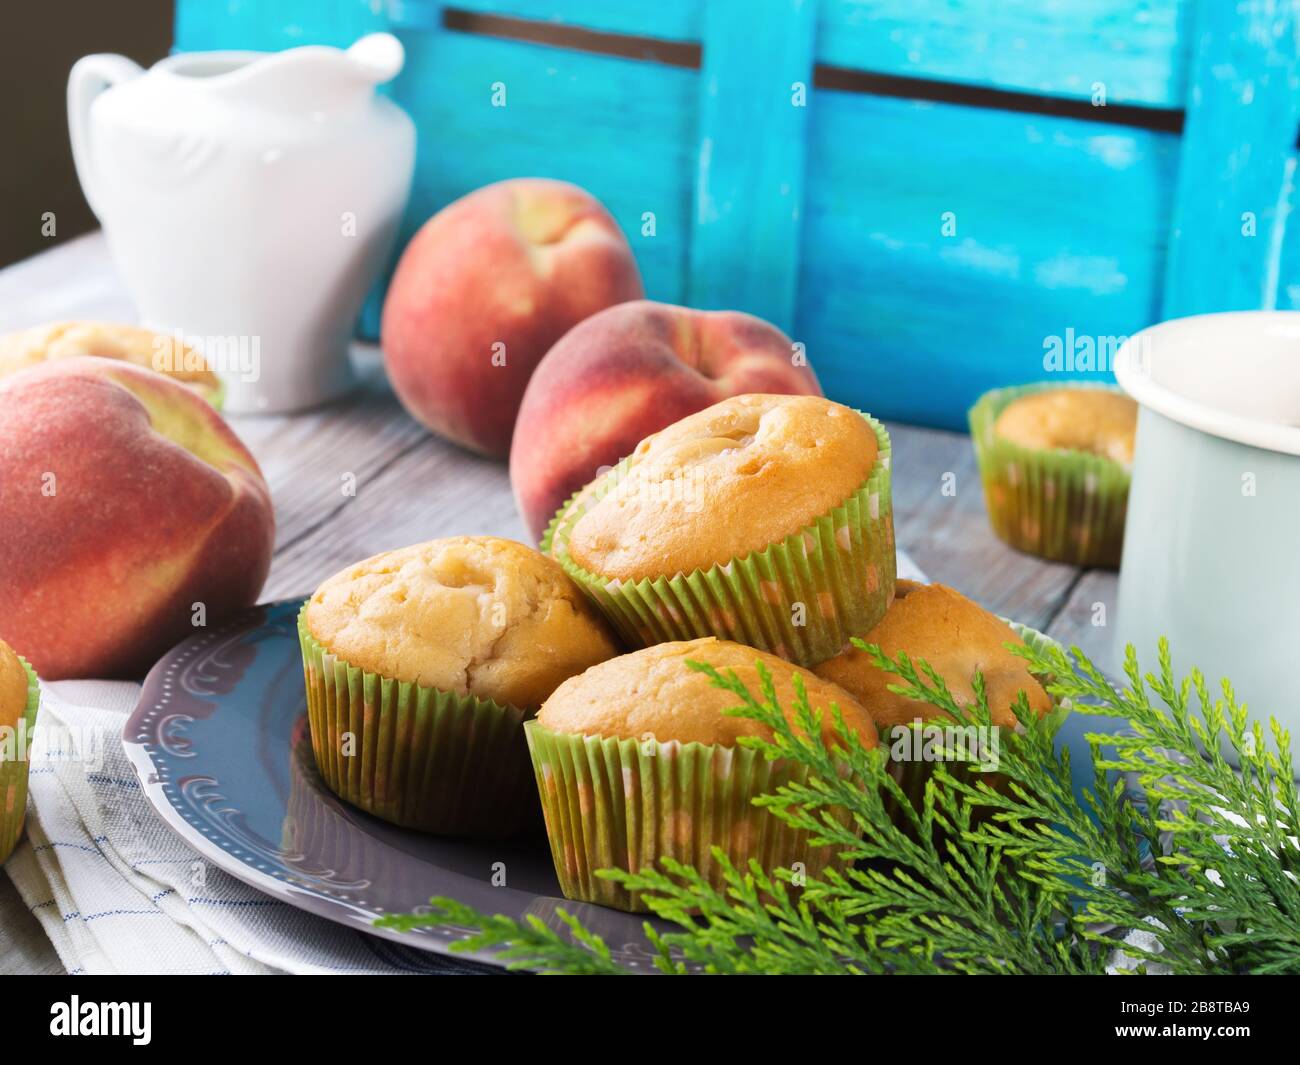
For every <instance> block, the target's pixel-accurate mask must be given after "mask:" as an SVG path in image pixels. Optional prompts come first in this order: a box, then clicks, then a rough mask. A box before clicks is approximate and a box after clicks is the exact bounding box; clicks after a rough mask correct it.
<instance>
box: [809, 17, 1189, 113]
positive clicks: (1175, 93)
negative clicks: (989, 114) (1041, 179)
mask: <svg viewBox="0 0 1300 1065" xmlns="http://www.w3.org/2000/svg"><path fill="white" fill-rule="evenodd" d="M1200 6H1202V7H1206V6H1214V5H1213V3H1211V4H1209V5H1207V4H1201V5H1200ZM1191 7H1192V0H1055V2H1052V3H1044V2H1043V0H822V4H821V14H820V17H819V26H818V44H817V61H818V62H820V63H828V64H831V65H834V66H840V67H849V68H852V69H854V70H867V71H871V72H873V73H877V74H892V75H896V76H900V77H909V78H930V79H937V80H943V81H957V82H965V83H969V84H975V85H987V86H991V87H993V88H998V89H1009V90H1014V91H1018V92H1030V93H1041V94H1043V95H1048V96H1064V97H1068V98H1072V99H1083V100H1091V99H1092V98H1093V94H1094V86H1095V85H1097V84H1100V85H1102V86H1103V87H1104V90H1105V94H1106V99H1107V101H1108V102H1109V103H1112V104H1139V105H1143V106H1146V107H1161V108H1178V107H1181V106H1182V103H1183V87H1184V80H1185V77H1186V51H1187V48H1186V40H1185V37H1184V36H1183V35H1182V30H1183V26H1184V24H1185V19H1186V15H1187V13H1188V11H1189V10H1190V8H1191Z"/></svg>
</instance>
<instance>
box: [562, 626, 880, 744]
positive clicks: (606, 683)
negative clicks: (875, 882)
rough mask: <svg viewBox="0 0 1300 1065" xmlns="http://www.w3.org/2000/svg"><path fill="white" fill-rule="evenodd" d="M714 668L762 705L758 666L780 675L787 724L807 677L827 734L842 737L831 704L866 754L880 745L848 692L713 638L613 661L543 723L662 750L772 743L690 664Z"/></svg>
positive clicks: (568, 684) (575, 684)
mask: <svg viewBox="0 0 1300 1065" xmlns="http://www.w3.org/2000/svg"><path fill="white" fill-rule="evenodd" d="M688 661H690V662H707V663H709V664H710V665H712V666H714V667H715V668H716V669H718V670H719V672H721V673H722V674H723V676H726V675H727V671H728V670H734V671H735V673H736V676H738V677H739V678H740V679H741V680H742V681H743V682H744V683H745V686H746V687H747V688H748V689H749V691H750V693H751V694H752V695H753V696H754V697H755V698H758V699H761V698H762V697H763V696H762V689H761V688H760V687H759V676H758V669H757V667H756V665H755V663H756V662H762V663H763V665H764V666H766V667H767V669H768V671H769V672H770V673H771V675H772V682H773V684H774V686H775V688H776V696H777V702H778V704H779V705H780V707H781V709H782V710H783V711H785V713H786V716H787V718H791V716H792V715H793V713H794V699H795V693H794V676H795V674H796V673H798V674H801V675H802V676H803V681H804V686H805V688H806V689H807V692H808V701H809V703H810V704H811V705H812V707H813V708H814V709H817V710H820V711H821V712H822V734H823V736H824V737H825V738H826V741H827V743H828V744H829V743H831V742H832V739H833V737H834V731H835V721H834V717H833V715H832V713H831V709H830V707H831V704H832V703H835V704H836V705H838V706H839V708H840V711H841V713H842V714H843V715H844V723H845V725H847V726H848V727H849V728H851V729H853V730H854V731H855V732H856V733H857V734H858V736H859V737H860V738H861V739H862V743H863V745H864V746H866V747H874V746H875V745H876V728H875V725H873V724H872V721H871V717H870V715H869V714H868V713H867V712H866V711H865V710H864V709H862V707H861V706H859V705H858V704H857V703H856V702H854V700H853V698H852V696H850V695H849V693H848V692H846V691H844V690H843V689H842V688H840V687H838V686H837V685H835V684H830V683H828V682H827V681H824V680H821V679H819V678H818V677H815V676H813V675H812V674H811V673H808V672H807V671H806V670H801V669H798V668H797V667H796V666H793V665H791V664H790V663H789V662H787V661H786V660H785V659H784V658H777V657H776V655H770V654H767V653H765V652H763V651H759V650H756V649H754V648H753V647H746V646H744V645H743V644H738V643H731V642H730V641H728V640H719V639H717V638H716V637H713V636H705V637H703V638H702V639H698V640H689V641H685V642H679V643H660V644H655V645H654V646H653V647H647V648H645V649H643V650H640V651H634V652H632V653H631V654H626V655H620V656H619V657H618V658H611V659H610V660H609V661H608V662H602V663H601V664H600V665H598V666H592V667H591V668H590V669H589V670H587V671H586V672H585V673H583V674H581V675H579V676H576V677H571V678H570V679H568V680H566V681H565V682H564V683H563V684H561V685H560V686H559V687H558V688H556V689H555V692H554V693H553V694H552V695H551V697H550V698H549V699H547V700H546V702H545V703H543V704H542V709H541V711H540V712H539V713H538V715H537V720H538V722H539V723H540V724H541V725H543V726H545V727H546V728H547V729H549V730H550V731H552V732H566V733H576V734H579V735H583V736H617V737H620V738H623V739H646V738H650V737H653V738H654V739H656V740H659V741H661V742H665V743H666V742H668V741H671V740H677V741H678V742H680V743H691V742H696V743H706V744H714V743H718V744H723V745H725V746H729V747H730V746H735V745H736V741H737V740H738V739H739V738H740V737H741V736H762V737H763V738H764V739H769V740H770V739H771V738H772V730H771V729H769V728H768V727H767V726H766V725H762V724H760V723H759V722H757V721H754V720H753V719H752V718H747V717H732V716H730V715H728V714H725V713H723V711H725V710H730V709H731V708H733V707H735V706H738V705H740V700H739V699H738V698H737V697H736V695H735V694H734V693H732V692H729V691H726V690H724V689H722V688H718V687H715V686H714V684H713V681H712V680H711V679H710V678H709V677H708V676H707V675H705V674H703V673H699V672H697V671H695V670H693V669H690V668H688V667H687V665H686V663H687V662H688Z"/></svg>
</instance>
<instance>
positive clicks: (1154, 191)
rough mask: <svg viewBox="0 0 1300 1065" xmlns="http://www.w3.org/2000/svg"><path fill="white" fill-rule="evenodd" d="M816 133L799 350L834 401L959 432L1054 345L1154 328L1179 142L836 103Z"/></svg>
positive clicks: (1039, 122)
mask: <svg viewBox="0 0 1300 1065" xmlns="http://www.w3.org/2000/svg"><path fill="white" fill-rule="evenodd" d="M809 132H810V136H811V143H810V146H809V153H808V173H809V176H810V181H809V192H808V202H807V205H806V214H805V219H804V241H805V244H804V249H805V250H804V256H803V264H802V270H801V278H800V294H801V295H800V305H799V315H798V318H797V320H796V326H795V339H796V340H802V341H804V342H805V343H806V344H807V350H808V357H809V360H810V361H811V363H812V366H813V368H814V369H815V370H816V371H817V373H818V375H819V376H820V378H821V380H822V382H823V385H824V386H825V388H826V391H827V394H828V395H830V396H832V397H833V398H835V399H838V400H840V401H842V402H844V403H850V404H852V405H854V406H857V407H861V408H863V409H866V410H870V411H872V412H873V413H875V414H878V415H881V416H884V417H887V418H894V419H899V420H902V421H907V422H920V423H925V424H931V425H940V426H942V427H944V428H948V429H964V428H965V420H966V410H967V409H968V407H969V406H970V405H971V404H972V403H973V402H974V401H975V399H976V398H977V397H978V396H979V395H980V393H981V392H983V391H985V390H986V389H988V388H992V387H995V386H998V385H1005V384H1009V383H1013V382H1021V381H1031V380H1038V379H1042V378H1044V377H1045V376H1048V375H1047V373H1046V369H1045V364H1044V354H1045V344H1046V342H1047V341H1048V338H1050V337H1058V338H1064V337H1065V336H1066V335H1067V332H1068V331H1072V333H1073V334H1075V335H1078V336H1085V335H1086V336H1091V337H1103V338H1104V337H1115V336H1121V335H1125V334H1130V333H1132V332H1135V331H1136V330H1138V329H1140V328H1142V327H1143V326H1146V325H1149V324H1150V323H1151V322H1152V321H1154V320H1155V319H1156V318H1157V317H1158V314H1159V305H1160V290H1161V281H1162V277H1161V272H1162V265H1163V255H1162V252H1161V246H1162V244H1163V241H1164V239H1165V234H1166V231H1167V227H1168V224H1169V212H1170V191H1171V189H1172V182H1173V175H1174V168H1175V165H1176V160H1177V138H1176V137H1174V136H1172V135H1171V134H1165V133H1154V132H1149V131H1146V130H1130V129H1122V128H1119V127H1116V126H1108V125H1103V124H1100V123H1093V122H1083V121H1078V120H1073V119H1062V118H1054V117H1049V116H1038V115H1022V114H1014V113H1011V112H1005V111H990V110H984V109H980V108H971V107H959V106H954V105H949V104H921V103H914V102H910V101H905V100H894V99H882V98H877V97H871V96H862V95H856V94H849V93H842V92H836V91H830V90H824V91H822V92H820V93H819V94H818V96H817V100H816V102H815V104H814V108H813V112H812V115H811V122H810V126H809ZM814 174H815V175H816V180H812V175H814ZM1102 369H1105V367H1102ZM1062 376H1073V375H1062ZM1094 376H1096V375H1095V374H1094Z"/></svg>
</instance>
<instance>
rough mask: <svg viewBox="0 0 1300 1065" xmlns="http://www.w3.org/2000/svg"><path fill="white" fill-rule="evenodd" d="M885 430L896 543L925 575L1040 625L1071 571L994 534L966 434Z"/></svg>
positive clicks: (1060, 598) (893, 426)
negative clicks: (889, 446) (891, 457)
mask: <svg viewBox="0 0 1300 1065" xmlns="http://www.w3.org/2000/svg"><path fill="white" fill-rule="evenodd" d="M889 432H890V438H891V440H892V442H893V448H894V462H893V467H892V469H893V476H892V485H893V497H894V527H895V532H896V535H897V538H898V543H899V545H900V546H901V547H903V548H904V549H905V550H907V551H908V552H909V553H910V554H911V555H912V557H913V558H914V559H915V560H916V562H917V565H919V566H920V567H921V569H923V570H924V571H925V573H926V576H927V577H929V578H930V580H932V581H939V582H941V583H943V584H948V585H951V586H952V587H953V588H956V589H957V590H958V591H959V592H961V593H962V594H964V595H968V596H970V597H971V598H972V599H974V600H975V601H976V602H978V603H980V604H981V605H982V606H984V607H985V608H986V609H988V610H992V611H994V612H995V613H997V614H1001V615H1003V616H1004V617H1010V618H1015V620H1017V621H1019V622H1022V623H1023V624H1026V625H1032V626H1034V627H1035V628H1039V629H1041V628H1043V627H1045V626H1047V625H1048V624H1049V623H1050V622H1051V620H1052V619H1053V618H1054V617H1055V616H1056V613H1057V611H1058V610H1059V609H1060V607H1061V605H1062V604H1063V603H1064V602H1065V600H1066V597H1067V595H1068V594H1069V591H1070V588H1071V586H1072V585H1073V583H1074V580H1075V576H1076V574H1077V573H1078V570H1077V569H1075V568H1074V567H1073V566H1065V565H1061V564H1059V563H1054V562H1044V561H1042V560H1041V559H1037V558H1033V557H1031V556H1029V555H1022V554H1020V553H1019V552H1017V551H1013V550H1012V549H1011V548H1009V547H1007V546H1006V545H1005V544H1003V543H1002V542H1001V541H1000V540H998V539H997V537H995V536H994V535H993V530H992V529H991V528H990V527H989V523H988V516H987V512H986V510H985V508H984V492H983V489H982V487H981V485H980V480H979V473H978V471H977V470H976V468H975V456H974V452H973V451H972V449H971V444H970V437H968V436H966V435H965V434H962V433H950V432H944V431H942V430H936V429H923V428H919V427H917V426H908V425H901V424H897V423H890V424H889ZM949 493H951V494H949Z"/></svg>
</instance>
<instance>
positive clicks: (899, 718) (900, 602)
mask: <svg viewBox="0 0 1300 1065" xmlns="http://www.w3.org/2000/svg"><path fill="white" fill-rule="evenodd" d="M894 594H895V599H894V603H893V605H892V606H891V607H890V608H889V610H888V612H887V613H886V614H885V616H884V617H883V618H881V619H880V621H879V622H878V623H877V624H876V627H875V628H873V629H872V630H871V631H870V632H868V633H867V634H866V635H865V636H863V637H862V639H863V640H865V641H866V642H867V643H875V644H879V645H880V649H881V651H883V652H884V653H885V655H886V656H887V657H889V658H897V657H898V654H899V652H900V651H906V652H907V654H908V657H910V658H911V659H912V661H913V663H916V662H917V660H918V659H925V661H927V662H929V663H930V665H932V666H933V667H934V668H935V669H936V670H937V671H938V673H939V675H940V676H941V677H943V679H944V681H945V682H946V683H947V685H948V691H949V692H950V693H951V694H952V697H953V698H954V699H955V700H956V701H957V703H958V704H959V705H961V706H970V705H972V704H973V703H974V702H975V691H974V689H973V688H972V687H971V677H972V676H974V674H975V673H976V671H979V672H981V673H983V674H984V686H985V691H986V692H987V694H988V701H989V716H990V719H991V720H992V722H993V724H995V725H1002V726H1006V727H1015V725H1016V715H1015V713H1014V712H1013V711H1012V709H1011V706H1012V704H1013V703H1014V702H1015V700H1016V695H1017V693H1018V692H1020V691H1021V690H1023V691H1024V693H1025V696H1026V697H1027V698H1028V700H1029V707H1030V709H1031V710H1033V711H1034V712H1035V713H1036V714H1038V715H1039V716H1040V717H1041V716H1042V715H1043V714H1045V713H1047V711H1048V710H1050V709H1051V707H1052V700H1051V698H1050V697H1049V696H1048V694H1047V692H1046V691H1044V690H1043V686H1042V685H1041V684H1039V683H1038V681H1037V680H1035V679H1034V677H1033V675H1032V674H1031V673H1030V672H1029V670H1028V669H1027V668H1026V666H1025V662H1024V659H1021V658H1017V657H1016V656H1015V655H1013V654H1012V653H1011V652H1010V651H1009V650H1007V648H1006V646H1005V645H1006V644H1008V643H1013V644H1018V645H1020V646H1023V645H1024V641H1023V640H1022V639H1021V638H1020V637H1019V636H1017V635H1016V633H1015V630H1013V629H1012V628H1011V627H1010V626H1009V625H1007V624H1006V622H1004V621H1001V620H999V619H998V618H997V617H995V616H994V615H992V614H990V613H989V612H988V611H987V610H985V609H984V608H983V607H981V606H979V605H978V604H976V603H973V602H971V601H970V600H969V599H967V598H966V597H965V596H964V595H962V594H961V593H960V592H955V591H953V590H952V589H951V588H948V587H945V586H944V585H942V584H917V583H916V582H914V581H899V582H898V585H897V588H896V591H895V593H894ZM918 668H919V667H918ZM813 670H814V672H816V673H817V675H818V676H819V677H824V678H825V679H826V680H830V681H834V682H835V683H836V684H839V685H840V686H841V687H843V688H844V689H845V690H846V691H848V692H850V693H851V694H852V695H853V697H854V698H855V699H857V700H858V702H860V703H861V704H862V705H863V706H865V707H866V708H867V711H868V713H870V714H871V717H872V719H873V720H874V721H875V723H876V727H877V728H879V729H880V730H881V731H884V730H885V729H887V728H890V727H892V726H894V725H901V724H907V723H908V722H911V721H914V720H915V719H916V718H918V717H919V718H922V719H929V718H931V717H934V716H936V715H938V714H940V711H939V709H938V708H937V707H935V706H932V705H930V704H929V703H926V702H920V701H919V700H913V699H908V698H906V697H905V696H902V695H899V694H897V693H896V692H891V691H889V688H888V686H889V685H890V684H899V683H901V681H900V678H899V677H897V676H896V675H894V674H892V673H886V672H885V671H884V670H881V669H877V668H876V667H875V666H874V665H873V664H872V662H871V658H870V656H869V655H867V653H866V652H865V651H859V650H858V649H857V648H856V647H850V648H849V649H848V650H847V651H844V652H843V653H841V654H838V655H836V656H835V657H834V658H831V659H827V660H826V661H825V662H822V663H821V664H820V665H816V666H814V667H813ZM927 683H928V682H927Z"/></svg>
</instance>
